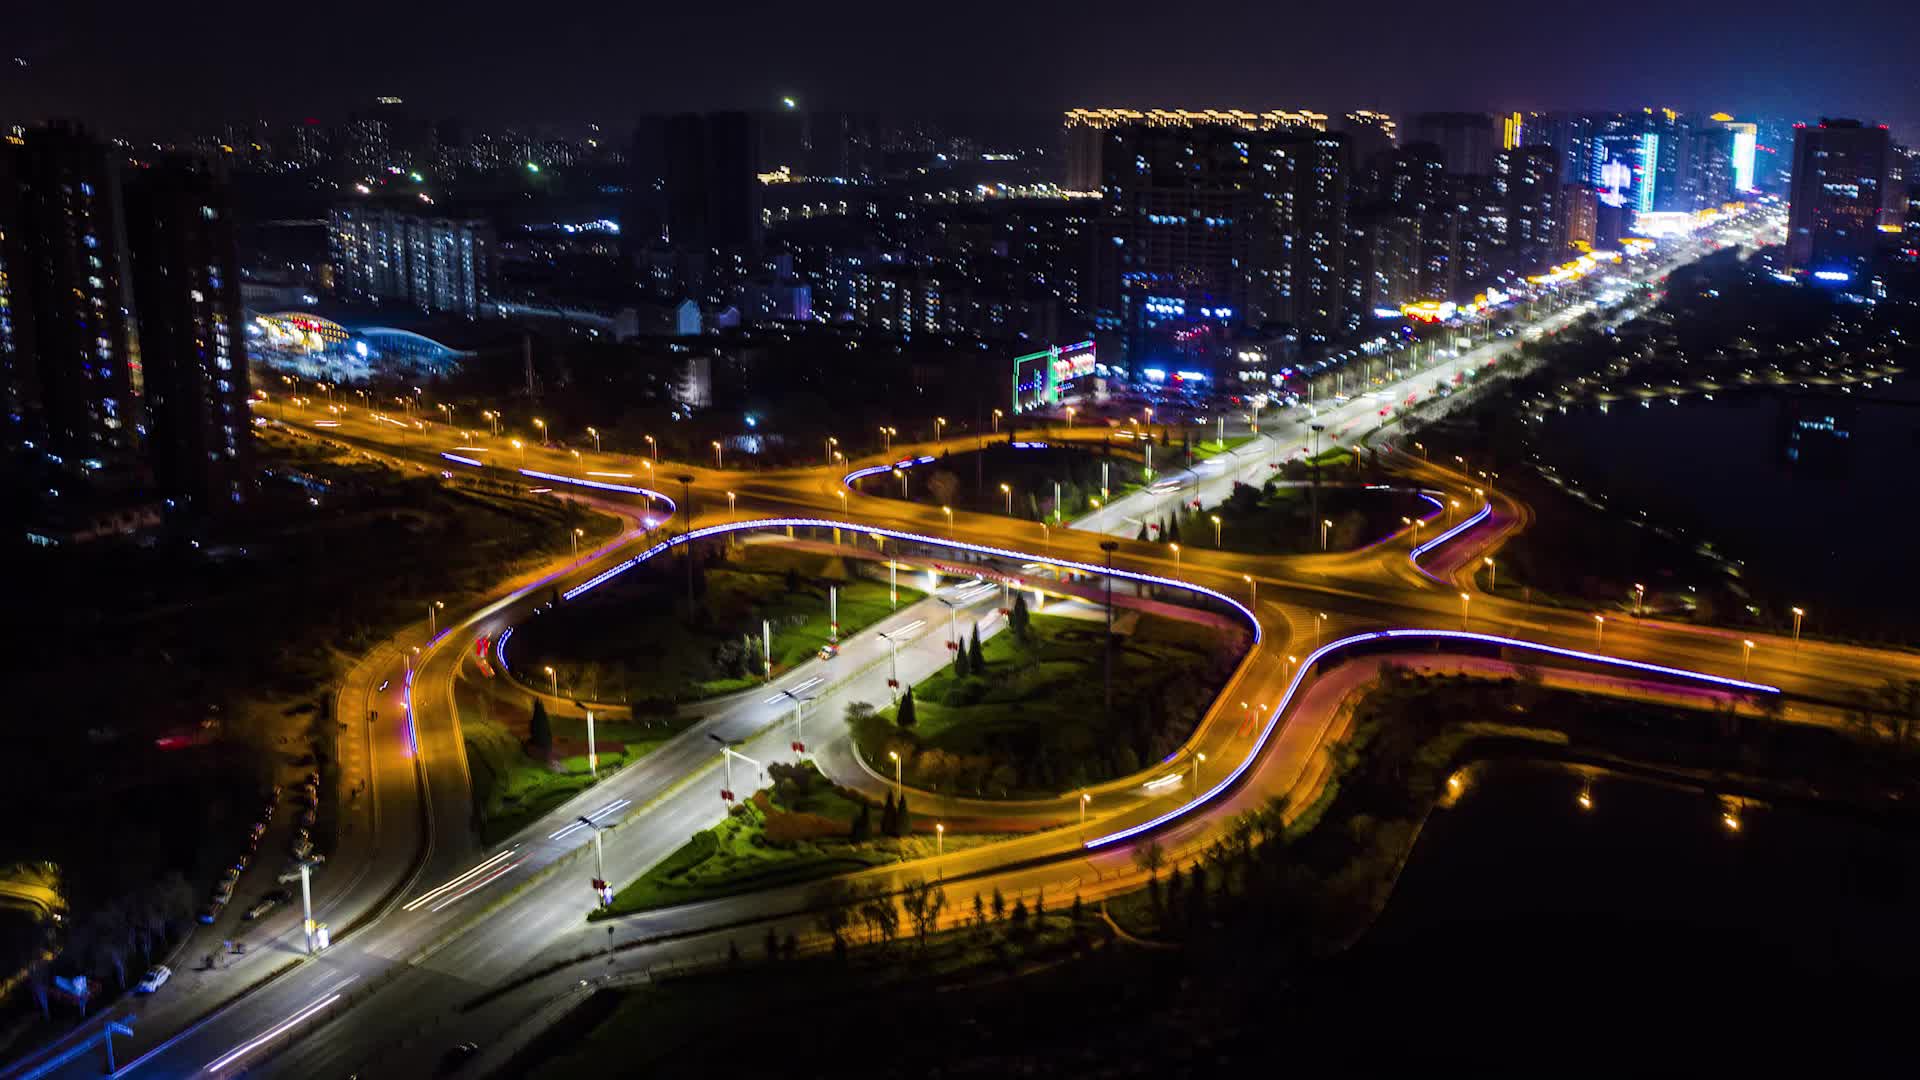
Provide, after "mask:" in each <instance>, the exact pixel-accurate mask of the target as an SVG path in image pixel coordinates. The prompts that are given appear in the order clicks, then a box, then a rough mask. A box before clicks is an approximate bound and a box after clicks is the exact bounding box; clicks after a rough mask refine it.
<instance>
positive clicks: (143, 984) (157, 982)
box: [134, 964, 173, 994]
mask: <svg viewBox="0 0 1920 1080" xmlns="http://www.w3.org/2000/svg"><path fill="white" fill-rule="evenodd" d="M171 978H173V969H172V968H170V967H168V966H167V965H165V964H155V965H153V966H152V967H150V968H148V969H147V974H146V977H145V978H142V979H141V980H140V985H139V986H136V987H134V989H135V990H138V991H139V992H140V993H142V994H151V993H153V992H154V991H155V990H158V989H160V988H161V987H163V986H165V985H167V980H168V979H171Z"/></svg>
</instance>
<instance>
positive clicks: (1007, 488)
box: [1000, 484, 1013, 517]
mask: <svg viewBox="0 0 1920 1080" xmlns="http://www.w3.org/2000/svg"><path fill="white" fill-rule="evenodd" d="M1000 494H1002V495H1005V496H1006V497H1007V516H1008V517H1012V516H1013V487H1012V486H1011V485H1008V484H1001V485H1000Z"/></svg>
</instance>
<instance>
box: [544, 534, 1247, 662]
mask: <svg viewBox="0 0 1920 1080" xmlns="http://www.w3.org/2000/svg"><path fill="white" fill-rule="evenodd" d="M785 528H796V529H847V530H850V531H852V532H855V533H867V534H868V535H871V536H884V537H886V538H887V539H889V540H898V541H901V542H904V543H914V544H929V545H931V546H933V547H942V548H953V549H955V550H958V551H970V552H973V553H975V554H977V555H992V556H994V557H996V558H1002V559H1015V560H1018V561H1019V562H1022V563H1042V564H1044V565H1047V566H1056V567H1061V568H1063V569H1067V570H1077V571H1079V572H1081V573H1085V574H1101V575H1111V576H1113V577H1116V578H1120V579H1122V580H1125V581H1138V582H1143V583H1145V584H1148V585H1160V586H1164V587H1166V588H1169V589H1179V590H1181V591H1183V592H1190V593H1195V594H1198V595H1200V596H1207V597H1211V598H1213V599H1215V600H1218V601H1220V602H1221V603H1223V604H1226V605H1227V606H1229V607H1231V608H1232V609H1233V610H1235V611H1237V612H1239V613H1240V616H1241V617H1242V618H1244V619H1246V620H1247V623H1248V625H1250V626H1252V627H1253V640H1254V643H1255V644H1258V643H1259V641H1260V637H1261V633H1260V620H1259V619H1257V618H1255V617H1254V614H1253V611H1252V610H1251V609H1250V608H1248V607H1247V606H1246V605H1245V604H1242V603H1241V602H1240V601H1238V600H1235V599H1234V598H1233V597H1231V596H1228V595H1227V594H1225V593H1223V592H1216V591H1215V590H1213V589H1209V588H1207V587H1206V586H1205V585H1195V584H1194V583H1193V582H1190V581H1176V580H1174V579H1173V578H1167V577H1161V576H1159V575H1158V574H1142V573H1139V572H1138V571H1134V570H1121V569H1118V568H1114V569H1108V568H1107V567H1105V566H1099V565H1095V564H1093V563H1083V562H1074V561H1072V560H1070V559H1051V558H1046V557H1044V556H1040V555H1035V554H1032V553H1031V552H1025V551H1013V550H1011V549H1008V548H997V547H990V546H988V545H986V544H970V543H967V542H966V541H964V540H949V539H946V538H945V537H939V536H926V535H923V534H921V533H912V532H905V531H902V530H900V529H889V528H886V527H884V526H880V525H860V524H855V523H854V522H851V521H833V520H831V519H828V518H800V517H793V518H760V519H758V520H755V521H735V522H730V523H728V524H725V525H709V526H707V527H706V528H703V529H695V530H693V532H691V533H681V534H680V535H678V536H674V537H670V538H668V539H666V540H662V541H661V542H659V543H657V544H655V545H653V546H652V547H650V548H648V549H647V550H645V551H643V552H641V553H640V554H638V555H635V556H634V557H633V558H631V559H628V560H626V561H625V562H622V563H618V564H616V565H614V566H611V567H608V568H607V569H605V570H602V571H601V572H600V573H598V574H595V575H594V576H593V577H591V578H589V579H587V580H586V581H583V582H581V583H580V584H578V585H575V586H574V587H573V588H571V589H568V590H567V591H566V592H564V593H561V594H560V595H561V596H562V597H563V598H564V599H567V600H572V599H573V598H574V597H576V596H580V595H581V594H583V593H586V592H589V591H591V590H593V589H597V588H599V587H600V586H602V585H604V584H606V583H607V582H609V581H611V580H613V579H614V578H616V577H618V576H620V575H621V574H624V573H626V572H627V571H629V570H631V569H633V568H634V567H636V566H639V565H640V564H641V563H643V562H646V561H647V560H649V559H651V558H653V557H654V556H656V555H659V554H660V553H662V552H664V551H667V550H669V549H671V548H676V547H679V546H680V545H681V544H684V543H687V542H688V541H689V540H704V539H707V538H708V537H713V536H724V535H727V534H728V533H735V532H742V531H746V530H751V529H785Z"/></svg>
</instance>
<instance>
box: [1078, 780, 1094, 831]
mask: <svg viewBox="0 0 1920 1080" xmlns="http://www.w3.org/2000/svg"><path fill="white" fill-rule="evenodd" d="M1092 801H1093V796H1091V795H1089V794H1087V793H1086V792H1084V791H1083V792H1081V793H1080V835H1082V836H1085V835H1086V833H1087V804H1088V803H1090V802H1092Z"/></svg>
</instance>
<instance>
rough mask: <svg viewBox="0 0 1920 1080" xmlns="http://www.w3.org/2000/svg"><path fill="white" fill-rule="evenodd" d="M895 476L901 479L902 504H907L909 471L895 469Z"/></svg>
mask: <svg viewBox="0 0 1920 1080" xmlns="http://www.w3.org/2000/svg"><path fill="white" fill-rule="evenodd" d="M893 475H895V476H897V477H899V478H900V499H901V501H902V502H905V501H906V499H907V470H905V469H895V470H893Z"/></svg>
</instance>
